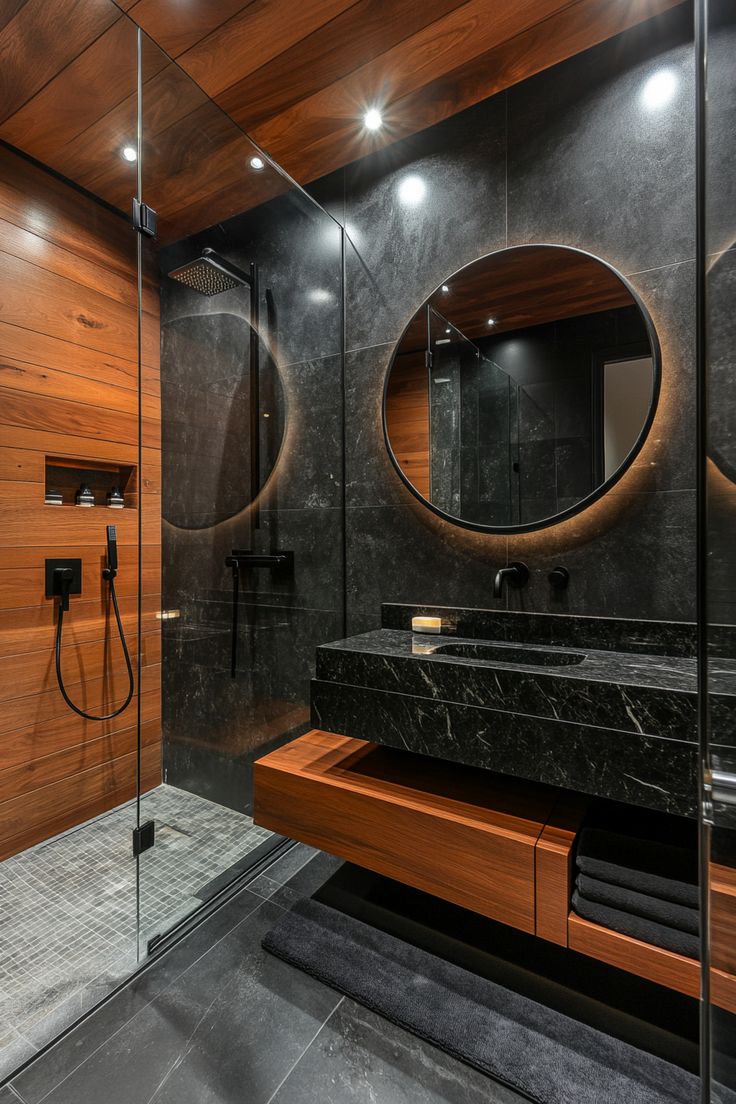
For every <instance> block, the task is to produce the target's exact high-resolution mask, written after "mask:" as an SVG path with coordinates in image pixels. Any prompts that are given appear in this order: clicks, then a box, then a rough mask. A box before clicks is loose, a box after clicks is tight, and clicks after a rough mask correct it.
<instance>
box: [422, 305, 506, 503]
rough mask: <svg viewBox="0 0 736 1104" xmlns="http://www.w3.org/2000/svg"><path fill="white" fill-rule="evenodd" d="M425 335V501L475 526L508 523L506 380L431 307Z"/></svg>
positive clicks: (479, 351)
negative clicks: (426, 489) (428, 483)
mask: <svg viewBox="0 0 736 1104" xmlns="http://www.w3.org/2000/svg"><path fill="white" fill-rule="evenodd" d="M427 332H428V342H429V349H430V350H431V356H430V360H429V365H430V367H429V384H430V386H429V480H430V488H429V490H430V495H429V497H430V500H431V501H432V503H433V504H434V505H435V506H437V507H439V509H441V510H444V511H446V512H447V513H449V514H453V515H454V516H456V517H462V518H465V519H467V520H469V521H474V522H477V523H479V524H481V525H510V524H511V523H512V510H513V502H514V498H513V495H512V489H513V488H512V484H514V483H516V482H518V475H517V474H516V472H517V471H518V463H517V464H515V465H514V461H515V460H517V459H518V440H517V433H516V425H515V418H513V417H512V415H513V405H512V404H513V402H514V399H515V395H514V391H513V389H512V385H511V380H510V378H509V376H508V375H507V374H506V372H504V371H503V370H502V369H501V368H500V367H499V366H498V365H497V364H495V363H494V362H493V361H492V360H490V359H489V358H488V357H487V356H486V355H485V354H484V353H483V351H482V348H481V346H480V345H479V344H478V343H476V342H475V341H472V340H471V339H470V338H469V337H467V336H466V335H465V334H464V333H463V332H462V331H461V330H459V329H458V328H457V326H454V325H453V324H452V323H451V322H449V321H448V320H447V319H446V318H444V317H443V316H442V315H441V314H440V313H439V312H438V311H436V310H435V309H434V308H433V307H427ZM513 520H515V519H513Z"/></svg>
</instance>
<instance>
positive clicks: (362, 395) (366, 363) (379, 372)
mask: <svg viewBox="0 0 736 1104" xmlns="http://www.w3.org/2000/svg"><path fill="white" fill-rule="evenodd" d="M393 350H394V346H393V345H392V344H383V345H372V346H370V347H369V348H365V349H357V350H352V351H349V352H347V353H346V354H345V431H346V440H345V499H346V503H347V505H348V506H386V505H398V504H403V505H408V504H409V503H410V502H412V501H413V496H412V495H411V494H410V492H409V491H408V490H407V489H406V487H405V486H404V484H403V483H402V482H401V479H400V478H399V476H398V475H397V473H396V469H395V468H394V466H393V464H392V463H391V461H390V460H389V456H388V451H387V449H386V443H385V440H384V436H383V423H382V409H383V385H384V381H385V378H386V373H387V372H388V368H389V364H390V363H391V357H392V355H393ZM387 539H388V536H387Z"/></svg>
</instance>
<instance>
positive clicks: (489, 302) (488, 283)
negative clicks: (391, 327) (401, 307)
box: [400, 245, 634, 353]
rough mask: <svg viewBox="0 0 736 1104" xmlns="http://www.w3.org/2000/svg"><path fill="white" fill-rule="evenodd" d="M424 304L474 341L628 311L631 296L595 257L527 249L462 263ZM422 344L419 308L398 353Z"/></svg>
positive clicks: (422, 314)
mask: <svg viewBox="0 0 736 1104" xmlns="http://www.w3.org/2000/svg"><path fill="white" fill-rule="evenodd" d="M443 288H446V289H447V290H446V291H444V290H443ZM429 302H430V304H431V306H432V307H433V308H434V309H435V310H436V311H437V312H438V314H440V315H441V316H442V318H443V319H446V320H447V321H448V322H450V323H451V324H452V325H453V326H456V327H457V329H458V330H460V332H461V333H463V334H465V336H466V337H470V338H479V337H488V336H489V335H490V334H493V335H494V336H495V335H496V334H499V333H507V332H509V331H511V330H519V329H524V328H526V327H528V326H541V325H543V324H544V323H545V322H557V321H560V320H561V319H563V318H575V317H578V316H579V315H586V314H595V313H596V312H597V311H606V310H615V309H617V308H619V307H631V306H633V305H634V298H633V296H632V295H631V292H630V291H629V290H628V288H627V287H626V285H625V284H623V283H622V282H621V280H620V279H619V277H618V276H617V275H616V274H615V272H613V271H612V270H611V269H609V268H608V267H607V266H606V265H604V264H601V262H600V261H598V260H596V258H595V257H590V256H589V255H588V254H587V253H578V252H577V251H576V250H567V249H556V248H554V247H550V246H544V245H530V246H524V247H523V248H521V249H513V250H509V251H507V252H505V253H502V254H498V253H491V254H490V255H489V256H488V257H483V258H481V260H479V261H476V262H475V263H474V264H472V265H468V267H467V268H464V269H462V270H461V271H460V272H458V273H457V275H455V276H452V277H449V278H448V280H447V283H445V284H443V285H442V288H440V289H439V290H438V291H436V292H435V293H434V295H432V296H431V297H430V299H429ZM489 318H492V319H493V325H492V326H489V324H488V319H489ZM426 344H427V316H426V311H425V310H424V308H422V309H421V310H419V311H417V314H416V315H415V316H414V318H413V319H412V321H411V323H410V324H409V326H408V327H407V330H406V333H405V334H404V336H403V338H402V340H401V346H400V352H402V353H408V352H415V351H416V350H418V349H424V348H426Z"/></svg>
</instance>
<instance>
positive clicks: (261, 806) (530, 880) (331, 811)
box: [254, 731, 554, 932]
mask: <svg viewBox="0 0 736 1104" xmlns="http://www.w3.org/2000/svg"><path fill="white" fill-rule="evenodd" d="M481 773H482V772H477V771H472V770H469V769H466V768H455V767H454V766H453V765H452V764H447V763H440V762H438V761H436V760H430V759H424V758H423V757H421V756H416V755H411V756H410V755H408V754H406V755H404V754H402V753H400V752H399V753H397V752H392V751H390V750H389V749H383V748H379V747H377V746H376V745H373V744H368V743H366V742H364V741H362V740H352V739H348V738H346V737H343V736H336V735H334V734H332V733H326V732H320V731H312V732H309V733H307V735H305V736H302V737H300V738H299V739H297V740H295V741H293V742H292V743H290V744H288V745H287V746H286V747H283V748H280V749H279V750H277V751H275V752H272V753H271V754H269V755H267V756H265V757H264V758H263V759H260V760H259V761H258V762H257V763H256V764H255V768H254V820H255V822H256V823H257V824H260V825H261V826H263V827H266V828H269V829H271V830H272V831H277V832H282V833H284V834H286V835H289V836H291V837H293V838H295V839H298V840H302V841H303V842H305V843H309V844H311V845H312V846H314V847H319V848H321V849H323V850H326V851H329V852H331V853H332V854H336V855H339V856H340V857H342V858H344V859H347V860H349V861H351V862H356V863H358V864H359V865H360V866H364V867H367V868H368V869H370V870H375V871H376V872H378V873H380V874H384V875H386V876H387V877H390V878H396V879H398V880H399V881H402V882H405V883H406V884H408V885H412V886H414V887H415V888H417V889H421V890H423V891H425V892H427V893H432V894H434V895H435V896H438V897H441V898H443V899H445V900H448V901H452V902H453V903H455V904H458V905H461V906H462V907H464V908H468V909H471V910H472V911H474V912H478V913H481V914H482V915H484V916H489V917H491V918H493V919H495V920H499V921H501V922H503V923H505V924H510V925H512V926H513V927H517V928H520V929H521V930H522V931H527V932H533V931H534V846H535V843H536V841H537V839H538V837H539V834H540V832H541V830H542V828H543V826H544V822H545V820H546V818H547V816H548V815H549V813H550V810H551V808H552V804H553V801H554V798H553V796H552V794H551V791H548V790H546V789H545V788H544V787H534V786H531V787H530V786H525V785H520V784H517V783H515V782H514V781H513V780H510V779H509V780H504V783H503V784H499V783H497V782H496V781H495V780H494V779H492V778H491V777H489V776H487V775H486V776H484V777H482V778H481V777H479V775H480V774H481Z"/></svg>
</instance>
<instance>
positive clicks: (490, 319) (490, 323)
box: [486, 318, 496, 326]
mask: <svg viewBox="0 0 736 1104" xmlns="http://www.w3.org/2000/svg"><path fill="white" fill-rule="evenodd" d="M486 325H487V326H495V325H496V319H495V318H489V319H488V321H487V322H486Z"/></svg>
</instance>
